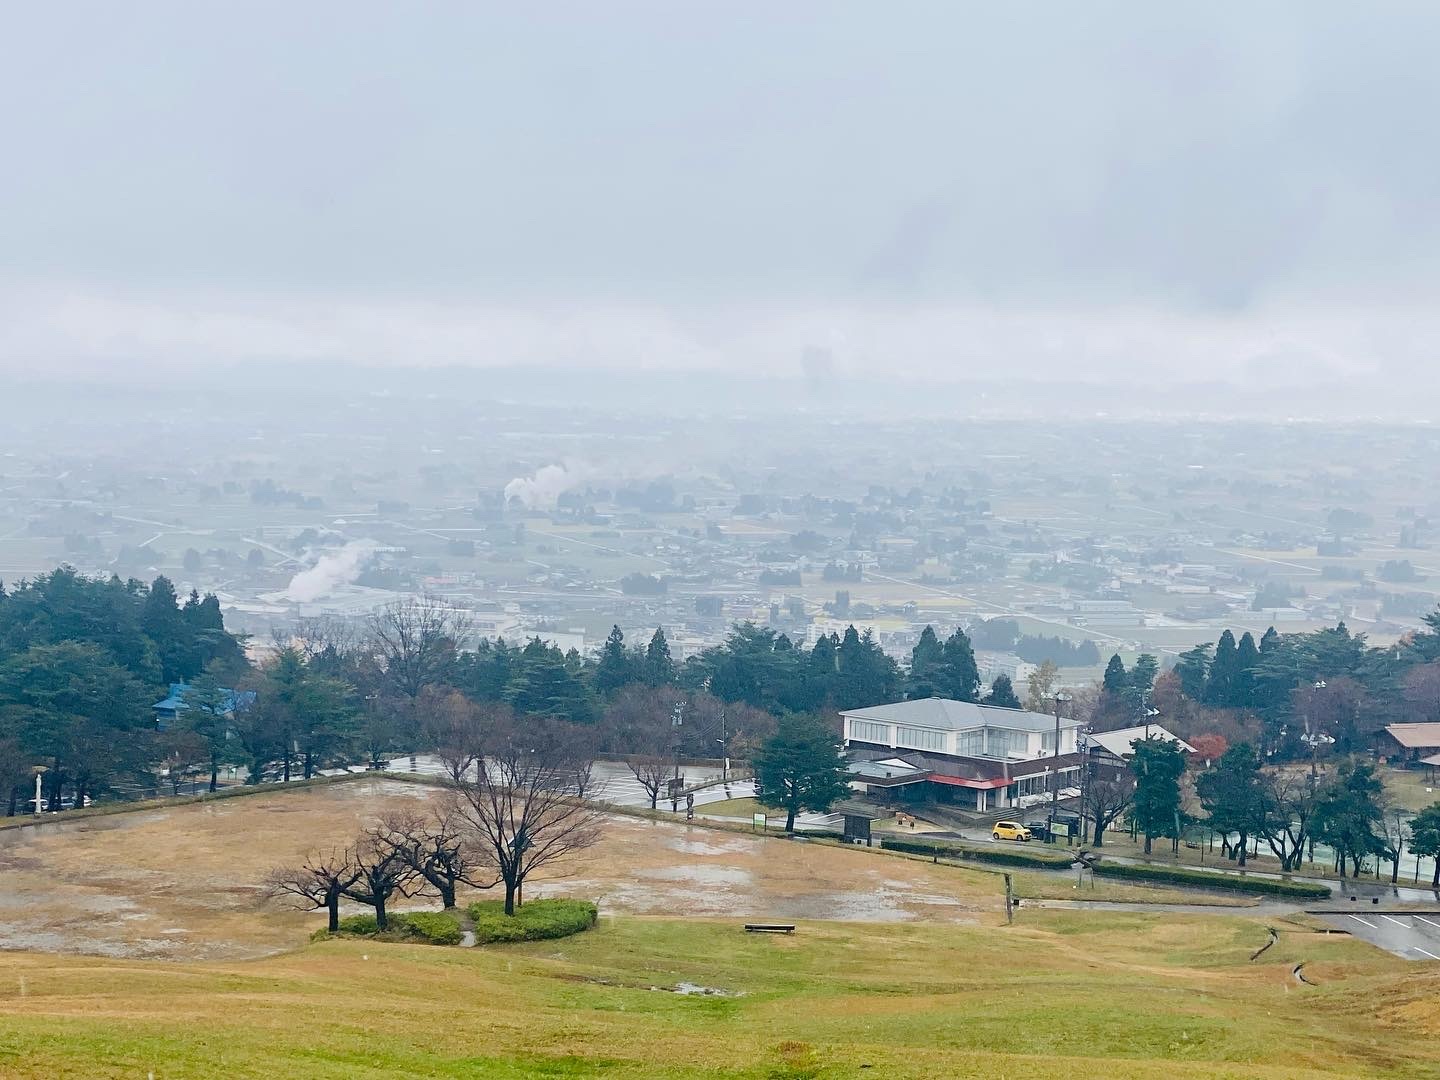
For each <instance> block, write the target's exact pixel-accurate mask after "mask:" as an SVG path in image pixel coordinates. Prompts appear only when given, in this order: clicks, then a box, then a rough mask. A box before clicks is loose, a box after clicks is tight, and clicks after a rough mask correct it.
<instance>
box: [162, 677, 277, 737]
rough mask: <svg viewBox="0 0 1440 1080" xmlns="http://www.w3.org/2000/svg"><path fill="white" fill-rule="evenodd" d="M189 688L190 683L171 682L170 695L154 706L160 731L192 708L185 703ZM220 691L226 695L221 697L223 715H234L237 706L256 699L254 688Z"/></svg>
mask: <svg viewBox="0 0 1440 1080" xmlns="http://www.w3.org/2000/svg"><path fill="white" fill-rule="evenodd" d="M189 689H190V684H189V683H183V682H177V683H171V684H170V695H169V696H168V697H166V698H165V699H164V700H163V701H157V702H156V703H155V704H154V705H153V706H152V708H153V709H154V710H155V727H156V729H157V730H158V731H164V730H165V729H166V728H167V727H169V726H170V724H171V723H173V722H174V720H175V718H176V717H178V716H179V715H180V712H181V711H182V710H184V709H188V708H190V706H189V705H187V704H186V703H185V694H186V693H187V692H188V691H189ZM220 693H221V694H223V695H224V697H223V698H222V699H221V708H220V715H221V716H233V715H234V713H235V710H236V709H237V708H240V707H243V706H246V705H249V704H251V703H252V702H253V701H254V700H255V691H254V690H241V691H235V690H230V689H226V688H222V689H221V691H220Z"/></svg>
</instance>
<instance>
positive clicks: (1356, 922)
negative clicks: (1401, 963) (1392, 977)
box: [1310, 906, 1440, 960]
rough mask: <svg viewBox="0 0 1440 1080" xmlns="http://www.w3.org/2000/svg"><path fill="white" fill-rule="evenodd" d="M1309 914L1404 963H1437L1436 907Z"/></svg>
mask: <svg viewBox="0 0 1440 1080" xmlns="http://www.w3.org/2000/svg"><path fill="white" fill-rule="evenodd" d="M1310 912H1311V914H1313V915H1315V916H1317V917H1318V918H1321V919H1324V920H1325V921H1326V922H1327V923H1329V924H1330V925H1331V926H1333V927H1335V928H1336V929H1338V930H1344V931H1345V932H1346V933H1348V934H1350V935H1351V936H1353V937H1357V938H1360V939H1361V940H1363V941H1368V942H1369V943H1370V944H1371V945H1375V946H1377V947H1379V948H1381V949H1384V950H1386V951H1387V952H1392V953H1394V954H1395V955H1396V956H1403V957H1404V958H1405V959H1407V960H1440V908H1437V909H1435V910H1432V911H1384V910H1378V909H1376V908H1375V907H1373V906H1371V907H1369V908H1362V909H1361V910H1359V911H1338V910H1335V909H1333V908H1326V909H1324V910H1323V911H1322V910H1319V909H1316V908H1311V909H1310Z"/></svg>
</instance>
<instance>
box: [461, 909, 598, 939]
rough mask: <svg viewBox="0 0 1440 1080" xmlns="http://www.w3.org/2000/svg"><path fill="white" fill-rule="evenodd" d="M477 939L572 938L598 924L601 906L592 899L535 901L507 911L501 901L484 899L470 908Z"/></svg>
mask: <svg viewBox="0 0 1440 1080" xmlns="http://www.w3.org/2000/svg"><path fill="white" fill-rule="evenodd" d="M468 910H469V912H470V918H472V919H474V920H475V942H476V944H479V945H486V944H490V943H492V942H503V941H541V940H543V939H545V938H562V937H569V936H570V935H571V934H578V933H580V931H582V930H589V929H590V928H591V927H592V926H594V925H595V918H596V916H597V915H598V909H597V908H596V907H595V905H594V904H592V903H591V902H590V901H588V900H531V901H529V902H528V903H524V904H521V905H520V906H519V907H517V908H516V909H515V914H514V915H506V914H505V904H504V902H503V901H501V900H480V901H478V902H476V903H474V904H471V905H470V907H469V909H468Z"/></svg>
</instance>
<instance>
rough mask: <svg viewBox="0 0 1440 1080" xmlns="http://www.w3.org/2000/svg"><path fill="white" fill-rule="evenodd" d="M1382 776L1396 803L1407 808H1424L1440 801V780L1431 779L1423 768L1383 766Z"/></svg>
mask: <svg viewBox="0 0 1440 1080" xmlns="http://www.w3.org/2000/svg"><path fill="white" fill-rule="evenodd" d="M1380 776H1381V778H1382V779H1383V780H1384V781H1385V790H1386V791H1388V792H1389V793H1390V797H1391V799H1393V800H1394V801H1395V805H1397V806H1403V807H1404V808H1405V809H1406V810H1410V811H1419V810H1424V809H1425V807H1427V806H1431V805H1433V804H1434V803H1437V802H1440V782H1436V781H1433V780H1431V779H1430V778H1429V773H1428V772H1426V771H1425V770H1423V769H1386V768H1382V769H1381V770H1380Z"/></svg>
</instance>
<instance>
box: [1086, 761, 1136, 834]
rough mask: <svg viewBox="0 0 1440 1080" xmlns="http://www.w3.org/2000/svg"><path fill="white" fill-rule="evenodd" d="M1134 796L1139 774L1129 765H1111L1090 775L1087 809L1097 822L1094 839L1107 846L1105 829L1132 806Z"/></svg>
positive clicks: (1087, 784) (1087, 788) (1087, 786)
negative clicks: (1133, 771)
mask: <svg viewBox="0 0 1440 1080" xmlns="http://www.w3.org/2000/svg"><path fill="white" fill-rule="evenodd" d="M1134 799H1135V777H1134V775H1133V774H1132V773H1131V772H1130V771H1129V770H1128V769H1125V770H1120V769H1107V770H1104V771H1102V772H1099V773H1097V774H1095V775H1094V776H1091V777H1090V778H1089V780H1088V781H1087V782H1086V785H1085V813H1086V814H1087V815H1088V816H1089V817H1090V819H1091V820H1092V821H1093V822H1095V835H1094V839H1093V840H1092V841H1091V843H1093V844H1094V845H1095V846H1096V847H1104V846H1105V830H1106V829H1108V828H1109V827H1110V826H1111V825H1113V824H1114V823H1115V821H1116V819H1117V818H1119V817H1120V815H1121V814H1123V813H1125V811H1126V810H1128V809H1130V804H1131V803H1132V802H1133V801H1134Z"/></svg>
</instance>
